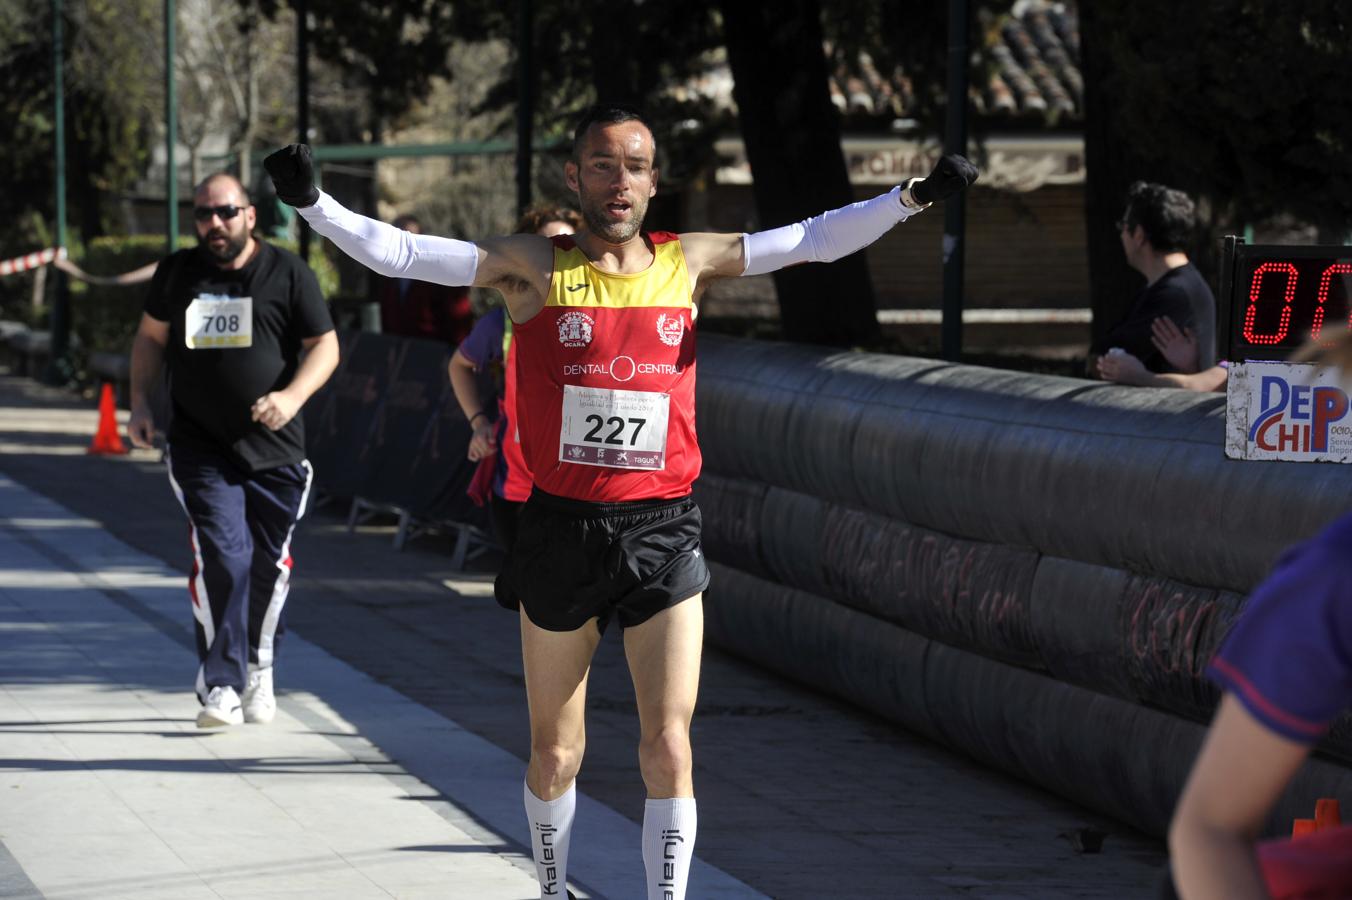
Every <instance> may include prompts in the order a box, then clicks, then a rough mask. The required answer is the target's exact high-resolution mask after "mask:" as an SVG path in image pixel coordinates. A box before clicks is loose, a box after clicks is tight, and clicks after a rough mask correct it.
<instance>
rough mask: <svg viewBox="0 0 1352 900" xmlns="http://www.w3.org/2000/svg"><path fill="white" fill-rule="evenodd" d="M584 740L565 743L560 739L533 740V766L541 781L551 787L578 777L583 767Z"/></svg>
mask: <svg viewBox="0 0 1352 900" xmlns="http://www.w3.org/2000/svg"><path fill="white" fill-rule="evenodd" d="M582 751H583V742H582V741H581V740H579V741H578V742H577V743H576V744H565V743H563V742H560V741H533V742H532V743H531V748H530V755H531V766H532V767H533V768H534V769H535V772H536V775H537V777H538V778H539V780H540V782H541V783H542V784H545V785H549V786H551V787H563V786H565V785H567V784H569V783H570V782H571V781H572V780H573V779H574V778H576V777H577V773H578V770H579V769H580V768H581V767H582Z"/></svg>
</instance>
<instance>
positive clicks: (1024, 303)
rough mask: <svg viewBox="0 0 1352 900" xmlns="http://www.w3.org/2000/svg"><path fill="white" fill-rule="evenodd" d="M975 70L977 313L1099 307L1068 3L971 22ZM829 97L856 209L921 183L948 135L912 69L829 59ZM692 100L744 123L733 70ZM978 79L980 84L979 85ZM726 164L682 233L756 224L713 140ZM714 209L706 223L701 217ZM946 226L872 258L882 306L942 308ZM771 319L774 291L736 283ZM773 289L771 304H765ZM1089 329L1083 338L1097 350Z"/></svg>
mask: <svg viewBox="0 0 1352 900" xmlns="http://www.w3.org/2000/svg"><path fill="white" fill-rule="evenodd" d="M975 15H976V16H977V25H978V26H979V27H978V28H977V29H975V33H976V34H977V35H978V37H977V38H976V46H974V48H973V52H974V55H975V58H976V61H977V65H976V66H975V67H974V77H973V83H972V86H971V93H970V97H969V99H970V104H971V106H970V109H971V111H972V116H973V119H974V120H975V123H976V125H977V126H978V127H974V128H973V133H974V135H975V134H977V133H979V134H980V140H979V141H977V140H975V139H974V143H973V147H972V151H971V152H972V154H973V156H974V157H975V158H976V160H977V161H978V163H979V164H980V166H981V170H982V174H981V180H980V181H979V182H978V185H977V188H976V189H974V190H973V191H971V192H969V194H968V198H967V209H968V213H967V228H968V250H967V257H966V259H967V305H968V307H969V308H978V307H984V308H996V309H1032V308H1051V309H1064V310H1069V309H1083V308H1084V307H1087V306H1089V302H1088V301H1089V298H1088V293H1089V276H1088V262H1087V256H1086V253H1085V231H1084V229H1085V221H1084V199H1083V188H1084V174H1085V173H1084V144H1083V139H1082V136H1081V134H1080V131H1079V129H1080V127H1081V125H1082V122H1083V116H1084V79H1083V77H1082V75H1081V71H1080V37H1079V21H1078V15H1077V11H1076V7H1075V5H1074V4H1073V3H1068V2H1050V0H1015V2H1012V3H1010V2H1004V3H998V2H990V0H988V2H986V3H985V4H984V5H982V6H981V7H980V8H979V9H977V10H976V11H975ZM826 52H827V56H828V59H831V60H833V62H832V64H831V66H830V72H829V78H830V83H829V89H830V93H831V100H832V102H833V103H835V104H836V106H837V108H839V109H840V111H841V114H842V127H841V135H842V140H841V150H842V153H843V154H844V157H845V163H846V167H847V169H848V170H849V173H850V180H851V182H852V183H853V184H854V185H855V191H856V194H857V196H858V197H859V198H860V199H863V198H865V197H869V196H873V195H874V194H877V193H879V192H880V191H881V190H885V189H886V188H887V187H888V186H890V185H893V184H897V183H898V182H900V181H903V180H905V179H906V178H908V177H911V176H923V175H925V174H927V173H928V172H929V170H930V168H931V167H932V166H933V163H934V161H935V160H936V159H937V158H938V156H939V155H940V153H941V136H940V135H935V134H926V133H924V132H922V131H921V130H920V128H921V126H920V125H919V124H918V123H917V121H916V119H917V118H918V117H917V116H915V115H914V113H915V106H916V90H915V87H914V85H913V84H912V82H911V79H909V78H908V77H907V75H906V73H905V72H903V71H900V70H898V71H892V72H886V73H885V72H882V71H880V70H879V67H878V66H877V64H876V63H875V61H874V60H873V59H872V58H870V57H869V56H868V55H867V54H863V53H860V54H858V55H857V56H854V57H852V58H850V59H849V60H844V61H843V60H842V54H840V53H837V52H833V48H831V47H829V46H828V47H827V48H826ZM712 62H713V64H712V65H711V66H710V68H709V69H708V70H707V71H706V72H705V73H704V74H703V75H702V76H701V77H700V78H699V79H698V80H697V81H695V82H694V83H692V84H690V85H688V86H687V89H688V90H690V91H692V92H695V93H698V94H701V95H703V96H704V97H706V98H708V99H709V100H711V101H713V102H714V104H715V106H717V107H720V108H722V109H724V110H725V111H728V112H735V107H734V104H733V100H732V74H731V71H730V70H729V68H728V66H727V63H726V59H725V58H719V57H714V58H713V61H712ZM976 73H980V74H979V75H978V74H976ZM715 149H716V151H717V154H718V156H719V160H720V162H719V164H718V166H717V168H716V169H715V171H714V172H713V173H712V174H713V178H712V179H711V183H710V184H709V186H708V196H707V197H704V198H702V199H700V200H696V201H694V202H691V203H688V204H687V206H686V214H687V216H689V217H690V218H691V219H692V221H687V222H685V223H683V224H684V226H685V227H690V228H702V227H709V228H712V229H714V230H743V229H748V228H756V227H759V226H760V224H761V223H759V222H757V221H756V214H755V203H754V201H753V199H752V197H751V192H750V190H749V186H750V184H751V181H752V171H751V167H750V165H749V163H748V161H747V158H746V153H745V150H744V148H743V146H742V141H741V138H740V137H739V136H737V135H736V134H735V133H733V134H727V135H725V136H724V137H723V138H721V139H719V140H718V141H717V142H716V143H715ZM702 210H707V211H708V217H707V219H706V218H705V217H703V216H701V215H700V212H701V211H702ZM942 222H943V216H942V215H928V214H927V215H924V216H919V217H916V218H915V219H913V220H911V221H909V222H907V223H906V224H905V225H903V226H900V227H898V228H896V229H894V230H893V231H892V232H891V233H889V234H888V235H886V236H884V238H883V239H882V240H880V241H879V242H878V244H877V245H875V246H874V248H872V249H871V250H870V251H869V257H868V258H869V268H870V270H871V272H872V276H873V282H874V286H875V290H876V292H877V295H878V304H879V307H880V308H883V309H887V308H892V309H894V310H915V309H925V308H934V307H936V306H938V305H939V301H940V298H941V296H942V269H941V265H940V260H941V259H942V250H941V244H942ZM736 290H737V291H739V292H741V293H743V294H744V295H745V297H744V300H745V301H748V302H749V301H750V299H751V297H750V295H751V294H754V293H756V292H757V291H759V293H760V294H763V295H764V296H762V297H761V298H760V302H761V304H762V308H763V309H765V310H767V311H768V310H770V309H772V308H773V292H772V288H769V287H768V286H761V287H759V288H752V287H751V286H750V285H745V286H743V285H738V286H736ZM767 292H768V293H767ZM1087 337H1088V332H1087V330H1086V331H1085V335H1084V339H1085V340H1086V341H1087Z"/></svg>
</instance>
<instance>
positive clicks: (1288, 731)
mask: <svg viewBox="0 0 1352 900" xmlns="http://www.w3.org/2000/svg"><path fill="white" fill-rule="evenodd" d="M1313 356H1314V358H1315V360H1316V361H1318V362H1322V363H1325V364H1329V365H1335V366H1338V367H1340V368H1341V369H1342V371H1343V373H1344V374H1345V375H1349V374H1352V336H1349V335H1348V334H1347V333H1344V334H1343V335H1342V337H1341V338H1340V339H1339V340H1338V342H1337V343H1336V344H1334V346H1333V347H1331V348H1327V349H1323V350H1320V351H1315V352H1314V354H1313ZM1346 382H1347V379H1346V378H1345V379H1344V383H1346ZM1208 671H1209V674H1210V675H1211V677H1212V678H1213V679H1214V680H1215V681H1217V682H1218V683H1219V684H1220V686H1221V687H1222V689H1223V690H1224V695H1223V697H1222V698H1221V703H1220V708H1219V709H1218V710H1217V712H1216V716H1215V718H1214V719H1213V720H1212V722H1211V728H1210V729H1209V730H1208V732H1207V736H1206V740H1205V742H1204V743H1203V744H1202V749H1201V752H1200V753H1199V754H1198V757H1197V760H1196V762H1195V763H1194V764H1193V767H1192V772H1191V774H1190V775H1189V776H1188V781H1187V784H1186V786H1185V787H1184V788H1183V794H1182V797H1181V798H1180V799H1179V802H1178V806H1177V808H1176V809H1175V811H1174V816H1173V821H1172V822H1171V824H1170V826H1169V851H1170V856H1171V869H1172V875H1173V884H1174V886H1175V887H1176V889H1177V891H1178V895H1180V896H1182V897H1183V898H1184V900H1203V898H1217V900H1220V898H1224V900H1245V898H1267V897H1269V896H1270V895H1273V896H1278V897H1296V896H1299V897H1349V896H1352V826H1349V827H1346V828H1342V829H1337V830H1334V831H1331V832H1320V833H1319V834H1317V835H1315V836H1313V837H1309V838H1301V839H1299V840H1298V841H1296V842H1294V843H1292V844H1290V845H1287V846H1286V847H1285V848H1283V849H1284V850H1285V851H1286V852H1285V856H1286V857H1287V858H1286V859H1285V860H1284V862H1283V864H1282V865H1281V866H1280V868H1278V867H1276V866H1269V865H1260V860H1261V859H1262V857H1261V856H1260V855H1259V854H1256V853H1255V847H1254V836H1255V835H1256V834H1257V833H1258V831H1259V829H1260V828H1261V827H1262V824H1263V821H1264V820H1265V819H1266V818H1267V816H1268V814H1269V813H1270V811H1271V810H1272V807H1273V806H1274V805H1275V804H1276V802H1277V798H1278V797H1279V796H1280V794H1281V792H1282V791H1283V790H1284V789H1285V787H1286V785H1287V783H1288V782H1290V781H1291V779H1292V778H1293V777H1295V774H1296V771H1297V770H1298V769H1299V768H1300V766H1301V764H1302V763H1303V762H1304V760H1305V757H1306V756H1307V755H1309V752H1310V749H1311V746H1312V745H1313V744H1314V743H1315V742H1316V741H1317V740H1318V739H1319V738H1320V737H1322V736H1323V734H1324V732H1325V730H1326V729H1327V728H1328V725H1329V722H1330V721H1331V720H1332V719H1333V718H1334V716H1335V715H1336V714H1337V713H1339V712H1340V711H1342V710H1343V709H1344V708H1346V707H1348V706H1349V705H1352V514H1349V515H1345V516H1343V517H1342V518H1340V519H1338V520H1336V521H1335V522H1333V524H1331V525H1329V526H1328V527H1327V528H1325V529H1324V530H1323V531H1322V532H1321V533H1320V534H1318V535H1317V536H1315V537H1314V538H1313V539H1312V540H1309V541H1307V542H1305V543H1303V544H1300V545H1298V546H1296V547H1294V548H1292V549H1290V550H1288V551H1287V552H1286V554H1285V555H1283V556H1282V558H1281V559H1280V560H1278V562H1277V565H1276V566H1275V567H1274V568H1273V570H1272V572H1271V574H1270V575H1269V576H1268V577H1267V579H1266V580H1265V581H1263V583H1262V584H1260V585H1259V586H1258V587H1257V588H1255V589H1254V591H1253V593H1252V594H1251V595H1250V597H1249V600H1248V602H1247V603H1246V605H1245V607H1244V610H1243V612H1242V613H1241V614H1240V617H1239V619H1238V621H1237V622H1236V623H1235V625H1234V627H1233V628H1232V629H1231V631H1230V634H1229V635H1228V636H1227V637H1226V639H1225V643H1224V644H1223V645H1222V647H1221V649H1220V652H1219V653H1217V654H1216V657H1215V658H1214V659H1213V660H1212V661H1211V665H1210V667H1209V670H1208ZM1301 853H1308V856H1307V861H1308V863H1310V865H1308V866H1307V867H1305V868H1306V869H1307V871H1302V866H1301V865H1300V862H1301V860H1300V858H1299V854H1301ZM1292 857H1295V859H1294V860H1293V859H1292ZM1165 893H1166V896H1167V895H1168V891H1167V890H1166V892H1165Z"/></svg>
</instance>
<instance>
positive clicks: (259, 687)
mask: <svg viewBox="0 0 1352 900" xmlns="http://www.w3.org/2000/svg"><path fill="white" fill-rule="evenodd" d="M276 715H277V698H276V696H274V695H273V693H272V667H271V666H269V667H268V668H266V669H251V670H250V672H249V683H248V685H246V686H245V688H244V721H246V722H256V723H257V724H259V725H266V724H268V723H269V722H271V721H272V720H273V718H275V717H276Z"/></svg>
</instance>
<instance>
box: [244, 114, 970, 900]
mask: <svg viewBox="0 0 1352 900" xmlns="http://www.w3.org/2000/svg"><path fill="white" fill-rule="evenodd" d="M655 161H656V145H655V141H654V138H653V134H652V130H651V128H649V126H648V124H647V123H646V122H645V121H644V119H643V117H642V115H641V114H640V113H639V112H638V111H636V110H634V109H632V108H630V107H624V106H598V107H593V108H591V109H590V110H588V111H587V112H586V113H585V114H584V115H583V117H582V119H581V121H580V122H579V124H578V126H577V130H576V132H575V133H574V139H573V151H572V156H571V158H570V159H569V160H568V161H567V162H566V163H565V165H564V177H565V180H566V182H567V184H568V187H569V189H570V190H572V191H573V192H575V193H576V194H577V198H578V207H579V209H580V210H581V211H582V218H583V223H584V227H583V228H582V230H580V231H579V232H578V233H576V234H574V235H571V236H566V237H555V238H544V237H540V236H538V235H529V234H516V235H509V236H506V237H495V238H489V239H488V240H485V241H481V242H478V243H471V242H468V241H456V240H449V239H444V238H435V237H429V236H426V235H416V236H415V235H411V234H408V233H407V232H401V231H399V230H398V229H395V228H392V227H390V226H388V225H384V224H382V223H380V222H377V221H374V220H372V219H368V218H366V217H364V216H359V215H356V214H355V213H352V212H349V211H348V210H346V209H344V208H343V207H342V206H340V205H339V204H338V203H337V202H335V201H334V200H333V198H332V197H329V196H328V195H326V194H323V193H321V192H320V191H318V190H316V189H315V187H314V181H313V173H312V169H311V163H310V151H309V148H308V147H306V146H304V145H296V144H293V145H291V146H290V147H287V148H285V149H283V150H279V151H277V152H276V153H274V154H272V155H271V156H269V157H268V158H267V160H266V161H265V163H264V165H265V166H266V167H267V170H268V172H269V174H270V175H271V176H272V178H273V181H274V182H275V183H276V185H277V195H278V197H279V198H281V199H282V200H284V201H285V202H287V203H290V204H292V205H293V206H297V207H299V208H300V213H301V215H302V216H304V217H305V219H306V220H307V221H308V222H309V223H310V224H311V226H313V227H314V229H315V231H317V232H319V233H320V234H322V235H324V236H325V237H327V238H329V239H330V240H332V241H333V242H334V243H335V244H337V245H338V246H339V248H341V249H342V250H343V251H344V252H345V253H347V254H349V255H350V256H352V257H353V258H355V259H357V260H358V261H359V262H362V263H363V264H365V265H367V266H369V267H370V268H372V269H374V270H375V271H377V272H381V273H383V274H386V275H396V276H400V277H406V278H421V279H426V280H429V281H436V282H440V283H443V284H474V285H478V286H481V287H492V288H496V289H497V290H499V291H500V292H501V293H502V295H503V297H504V298H505V300H506V303H507V310H508V312H509V313H510V314H511V317H512V322H513V323H514V324H513V331H514V334H515V340H516V342H517V365H518V371H517V375H518V378H517V383H518V395H517V397H518V401H517V408H518V412H519V415H520V420H521V421H520V433H521V444H522V449H523V451H524V453H525V456H526V460H527V462H528V463H529V465H530V468H531V472H532V474H533V477H534V481H535V487H534V490H533V492H532V494H531V497H530V499H529V500H528V501H527V502H526V505H525V507H524V508H523V510H522V513H521V519H520V524H519V533H518V536H517V542H516V544H515V546H514V547H513V548H512V552H511V553H510V555H509V557H508V559H507V561H506V563H505V565H504V568H503V572H502V573H501V574H500V575H499V576H498V583H497V590H498V593H499V597H500V599H504V600H517V601H519V602H520V605H521V645H522V654H523V660H524V668H525V675H526V695H527V701H528V704H529V707H530V724H531V757H530V763H529V766H528V767H527V770H526V784H525V792H524V795H525V805H526V813H527V816H528V818H529V821H530V827H531V834H532V839H533V850H534V854H535V864H536V870H537V874H538V875H539V879H540V894H541V897H558V896H562V895H563V893H564V892H565V891H566V883H567V866H568V840H569V834H570V831H571V827H572V821H573V810H574V802H575V786H574V780H575V778H576V776H577V773H578V770H579V768H580V766H581V763H582V753H583V746H584V734H583V708H584V704H585V699H586V689H587V674H588V671H589V668H590V664H591V658H592V654H593V652H594V651H595V649H596V645H597V642H598V641H599V640H600V637H601V633H602V631H603V630H604V629H605V627H606V624H607V623H608V622H609V621H610V619H611V618H616V619H618V620H619V623H620V627H621V628H623V629H624V648H625V655H626V657H627V658H628V660H629V670H630V675H631V677H632V679H633V682H634V693H635V696H636V698H637V701H638V713H639V722H640V727H641V732H642V734H641V738H640V742H639V767H640V770H641V771H642V774H643V781H644V784H645V785H646V787H647V791H648V801H647V805H646V807H645V810H644V817H643V862H644V866H645V868H646V870H647V878H648V897H649V900H680V898H683V897H684V896H685V889H686V881H687V877H688V874H689V868H690V859H691V856H692V854H693V849H694V843H695V824H696V815H695V800H694V786H693V783H692V779H691V769H692V764H691V750H690V719H691V715H692V714H693V712H694V706H695V696H696V692H697V689H698V684H699V664H700V647H701V643H702V640H703V607H702V605H701V596H702V594H703V591H704V589H705V588H706V587H707V586H708V583H709V571H708V568H707V567H706V566H705V563H704V558H703V555H702V553H701V551H700V517H699V510H698V509H697V508H696V507H695V505H694V503H693V502H692V501H691V499H690V485H691V483H692V482H693V481H694V480H695V477H696V476H697V475H698V474H699V469H700V451H699V446H698V444H697V443H696V440H695V340H694V334H693V331H692V325H693V316H692V310H693V304H694V303H695V301H697V300H698V299H699V297H700V295H701V294H702V293H703V291H704V289H705V288H706V287H707V286H708V284H709V282H710V281H712V280H713V279H715V278H725V277H732V276H739V275H759V274H763V273H767V272H773V271H775V270H776V269H779V268H782V267H784V266H790V265H794V264H797V263H804V262H813V261H830V260H835V259H839V258H840V257H842V256H846V255H848V254H850V253H853V252H855V251H856V250H859V249H860V248H862V247H865V246H867V245H868V244H870V243H872V242H873V241H875V240H877V239H878V238H879V237H880V236H881V235H882V234H884V233H885V232H886V231H887V230H888V229H890V228H891V227H892V226H893V225H895V224H897V223H898V222H901V221H904V220H905V219H906V218H908V217H909V216H910V215H912V214H913V213H915V212H916V211H918V210H920V209H923V208H924V207H925V206H926V205H928V204H929V203H932V202H934V201H936V200H941V199H943V198H945V197H947V196H949V195H951V194H954V193H956V192H958V191H960V190H962V189H963V188H965V187H966V186H967V185H969V184H971V183H972V181H974V180H975V179H976V175H977V172H976V169H975V167H973V166H972V164H971V163H969V162H968V161H967V160H965V159H963V158H962V157H958V156H951V157H945V158H944V159H942V160H940V162H939V164H938V165H937V166H936V167H935V170H934V172H932V173H931V174H930V176H929V177H928V178H926V179H923V180H922V179H912V180H911V181H910V182H908V183H907V184H906V185H905V186H899V187H897V188H894V189H893V190H892V191H890V192H889V193H887V194H884V195H883V196H881V197H876V198H874V199H873V200H869V201H865V202H863V203H856V204H853V205H851V206H848V207H844V208H842V209H838V210H833V211H831V212H828V213H825V214H823V215H820V216H816V217H814V218H812V219H808V220H806V221H804V222H801V223H798V224H795V225H789V226H786V227H783V228H776V229H773V230H771V231H766V232H761V233H757V234H746V235H744V234H683V235H675V234H669V233H663V232H653V233H647V234H645V233H643V232H642V231H641V230H640V229H641V227H642V224H643V217H644V214H645V213H646V211H647V208H648V201H649V199H650V198H652V197H653V195H654V194H656V193H657V168H656V165H655Z"/></svg>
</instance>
